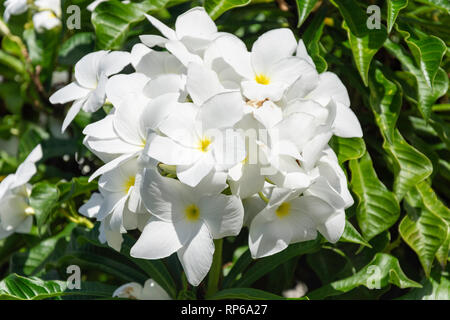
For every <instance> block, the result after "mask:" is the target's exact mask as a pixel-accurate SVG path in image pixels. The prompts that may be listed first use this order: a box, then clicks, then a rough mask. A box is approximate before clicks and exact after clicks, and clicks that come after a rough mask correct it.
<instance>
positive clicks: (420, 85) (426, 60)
mask: <svg viewBox="0 0 450 320" xmlns="http://www.w3.org/2000/svg"><path fill="white" fill-rule="evenodd" d="M405 41H407V43H408V45H409V47H410V49H412V51H413V55H414V56H415V59H413V58H411V57H410V56H408V55H407V54H406V53H405V52H404V51H403V49H402V48H401V47H400V46H399V45H398V44H396V43H394V42H393V41H390V40H387V41H386V42H385V48H386V49H387V50H388V51H389V52H390V53H391V54H393V55H394V56H395V57H396V58H397V59H398V60H400V62H401V63H402V65H403V66H404V67H405V68H406V69H407V70H408V71H409V72H410V73H411V74H412V75H413V76H414V78H415V79H416V83H417V99H418V101H417V103H418V108H419V110H420V113H421V114H422V116H423V118H424V119H425V120H428V118H429V117H430V115H431V108H432V106H433V105H434V103H435V102H436V100H437V99H438V98H439V97H441V96H442V95H444V94H445V93H446V92H447V89H448V77H447V75H446V73H445V71H444V70H443V69H442V68H440V67H439V65H440V62H441V60H442V56H443V54H444V52H445V51H446V46H445V44H444V43H443V42H442V40H440V39H439V38H437V37H433V36H430V37H427V38H425V39H422V40H408V36H407V37H406V39H405ZM414 60H416V61H414Z"/></svg>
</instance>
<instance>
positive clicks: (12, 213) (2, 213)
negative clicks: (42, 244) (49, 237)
mask: <svg viewBox="0 0 450 320" xmlns="http://www.w3.org/2000/svg"><path fill="white" fill-rule="evenodd" d="M40 159H42V148H41V145H38V146H37V147H35V148H34V149H33V151H32V152H31V153H30V154H29V155H28V157H27V158H26V159H25V161H24V162H23V163H22V164H20V165H19V167H18V168H17V171H16V172H15V173H13V174H10V175H8V176H7V177H6V178H5V179H3V181H2V182H1V183H0V239H3V238H6V237H7V236H9V235H11V234H12V233H14V232H18V233H29V232H30V230H31V226H32V224H33V215H34V210H33V208H32V207H30V205H29V196H30V194H31V185H30V184H29V183H28V182H29V181H30V179H31V178H32V177H33V176H34V175H35V174H36V171H37V169H36V164H35V163H36V162H38V161H39V160H40Z"/></svg>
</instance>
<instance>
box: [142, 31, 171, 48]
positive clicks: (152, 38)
mask: <svg viewBox="0 0 450 320" xmlns="http://www.w3.org/2000/svg"><path fill="white" fill-rule="evenodd" d="M139 39H140V40H141V42H142V43H143V44H145V45H146V46H147V47H150V48H153V47H155V46H158V47H164V45H165V44H166V42H167V41H168V40H167V38H164V37H161V36H157V35H153V34H148V35H147V34H145V35H142V36H139Z"/></svg>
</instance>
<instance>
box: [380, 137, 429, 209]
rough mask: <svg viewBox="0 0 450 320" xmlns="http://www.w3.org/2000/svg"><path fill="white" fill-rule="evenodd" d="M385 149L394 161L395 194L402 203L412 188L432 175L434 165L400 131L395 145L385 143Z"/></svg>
mask: <svg viewBox="0 0 450 320" xmlns="http://www.w3.org/2000/svg"><path fill="white" fill-rule="evenodd" d="M383 148H384V149H385V150H386V151H387V152H388V154H389V155H390V157H391V159H392V160H393V165H394V175H395V180H394V193H395V195H396V196H397V199H398V200H399V201H400V200H401V199H403V197H404V196H405V194H406V193H407V192H408V191H409V190H410V189H411V188H412V187H414V186H415V185H416V184H417V183H419V182H420V181H423V180H425V179H426V178H427V177H429V176H430V175H431V173H432V172H433V165H432V164H431V161H430V160H429V159H428V158H427V157H426V156H425V155H424V154H423V153H421V152H420V151H418V150H417V149H415V148H414V147H413V146H411V145H410V144H408V143H407V142H406V141H405V139H404V138H403V137H402V136H401V135H400V132H399V131H398V130H396V131H395V133H394V140H393V143H392V144H389V143H388V142H387V141H385V142H384V143H383Z"/></svg>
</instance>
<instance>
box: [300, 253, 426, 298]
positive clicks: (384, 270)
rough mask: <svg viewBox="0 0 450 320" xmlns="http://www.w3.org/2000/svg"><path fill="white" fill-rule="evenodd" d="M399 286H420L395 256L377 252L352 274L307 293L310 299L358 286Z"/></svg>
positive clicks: (378, 287) (339, 292)
mask: <svg viewBox="0 0 450 320" xmlns="http://www.w3.org/2000/svg"><path fill="white" fill-rule="evenodd" d="M389 283H390V284H394V285H396V286H397V287H399V288H411V287H421V286H420V284H418V283H417V282H415V281H413V280H411V279H409V278H408V277H407V276H406V275H405V273H404V272H403V270H402V269H401V267H400V263H399V261H398V259H397V258H395V257H393V256H391V255H389V254H385V253H377V254H376V255H375V257H374V258H373V260H372V261H371V262H370V263H369V264H368V265H367V266H365V267H364V268H362V269H361V270H359V271H358V272H357V273H355V274H354V275H353V276H351V277H348V278H345V279H342V280H339V281H335V282H332V283H330V284H328V285H326V286H324V287H322V288H319V289H316V290H314V291H312V292H310V293H309V294H308V297H309V298H310V299H311V300H314V299H323V298H326V297H329V296H335V295H340V294H342V293H345V292H348V291H350V290H352V289H355V288H356V287H359V286H365V287H367V288H369V289H381V288H383V287H385V286H387V285H388V284H389Z"/></svg>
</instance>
